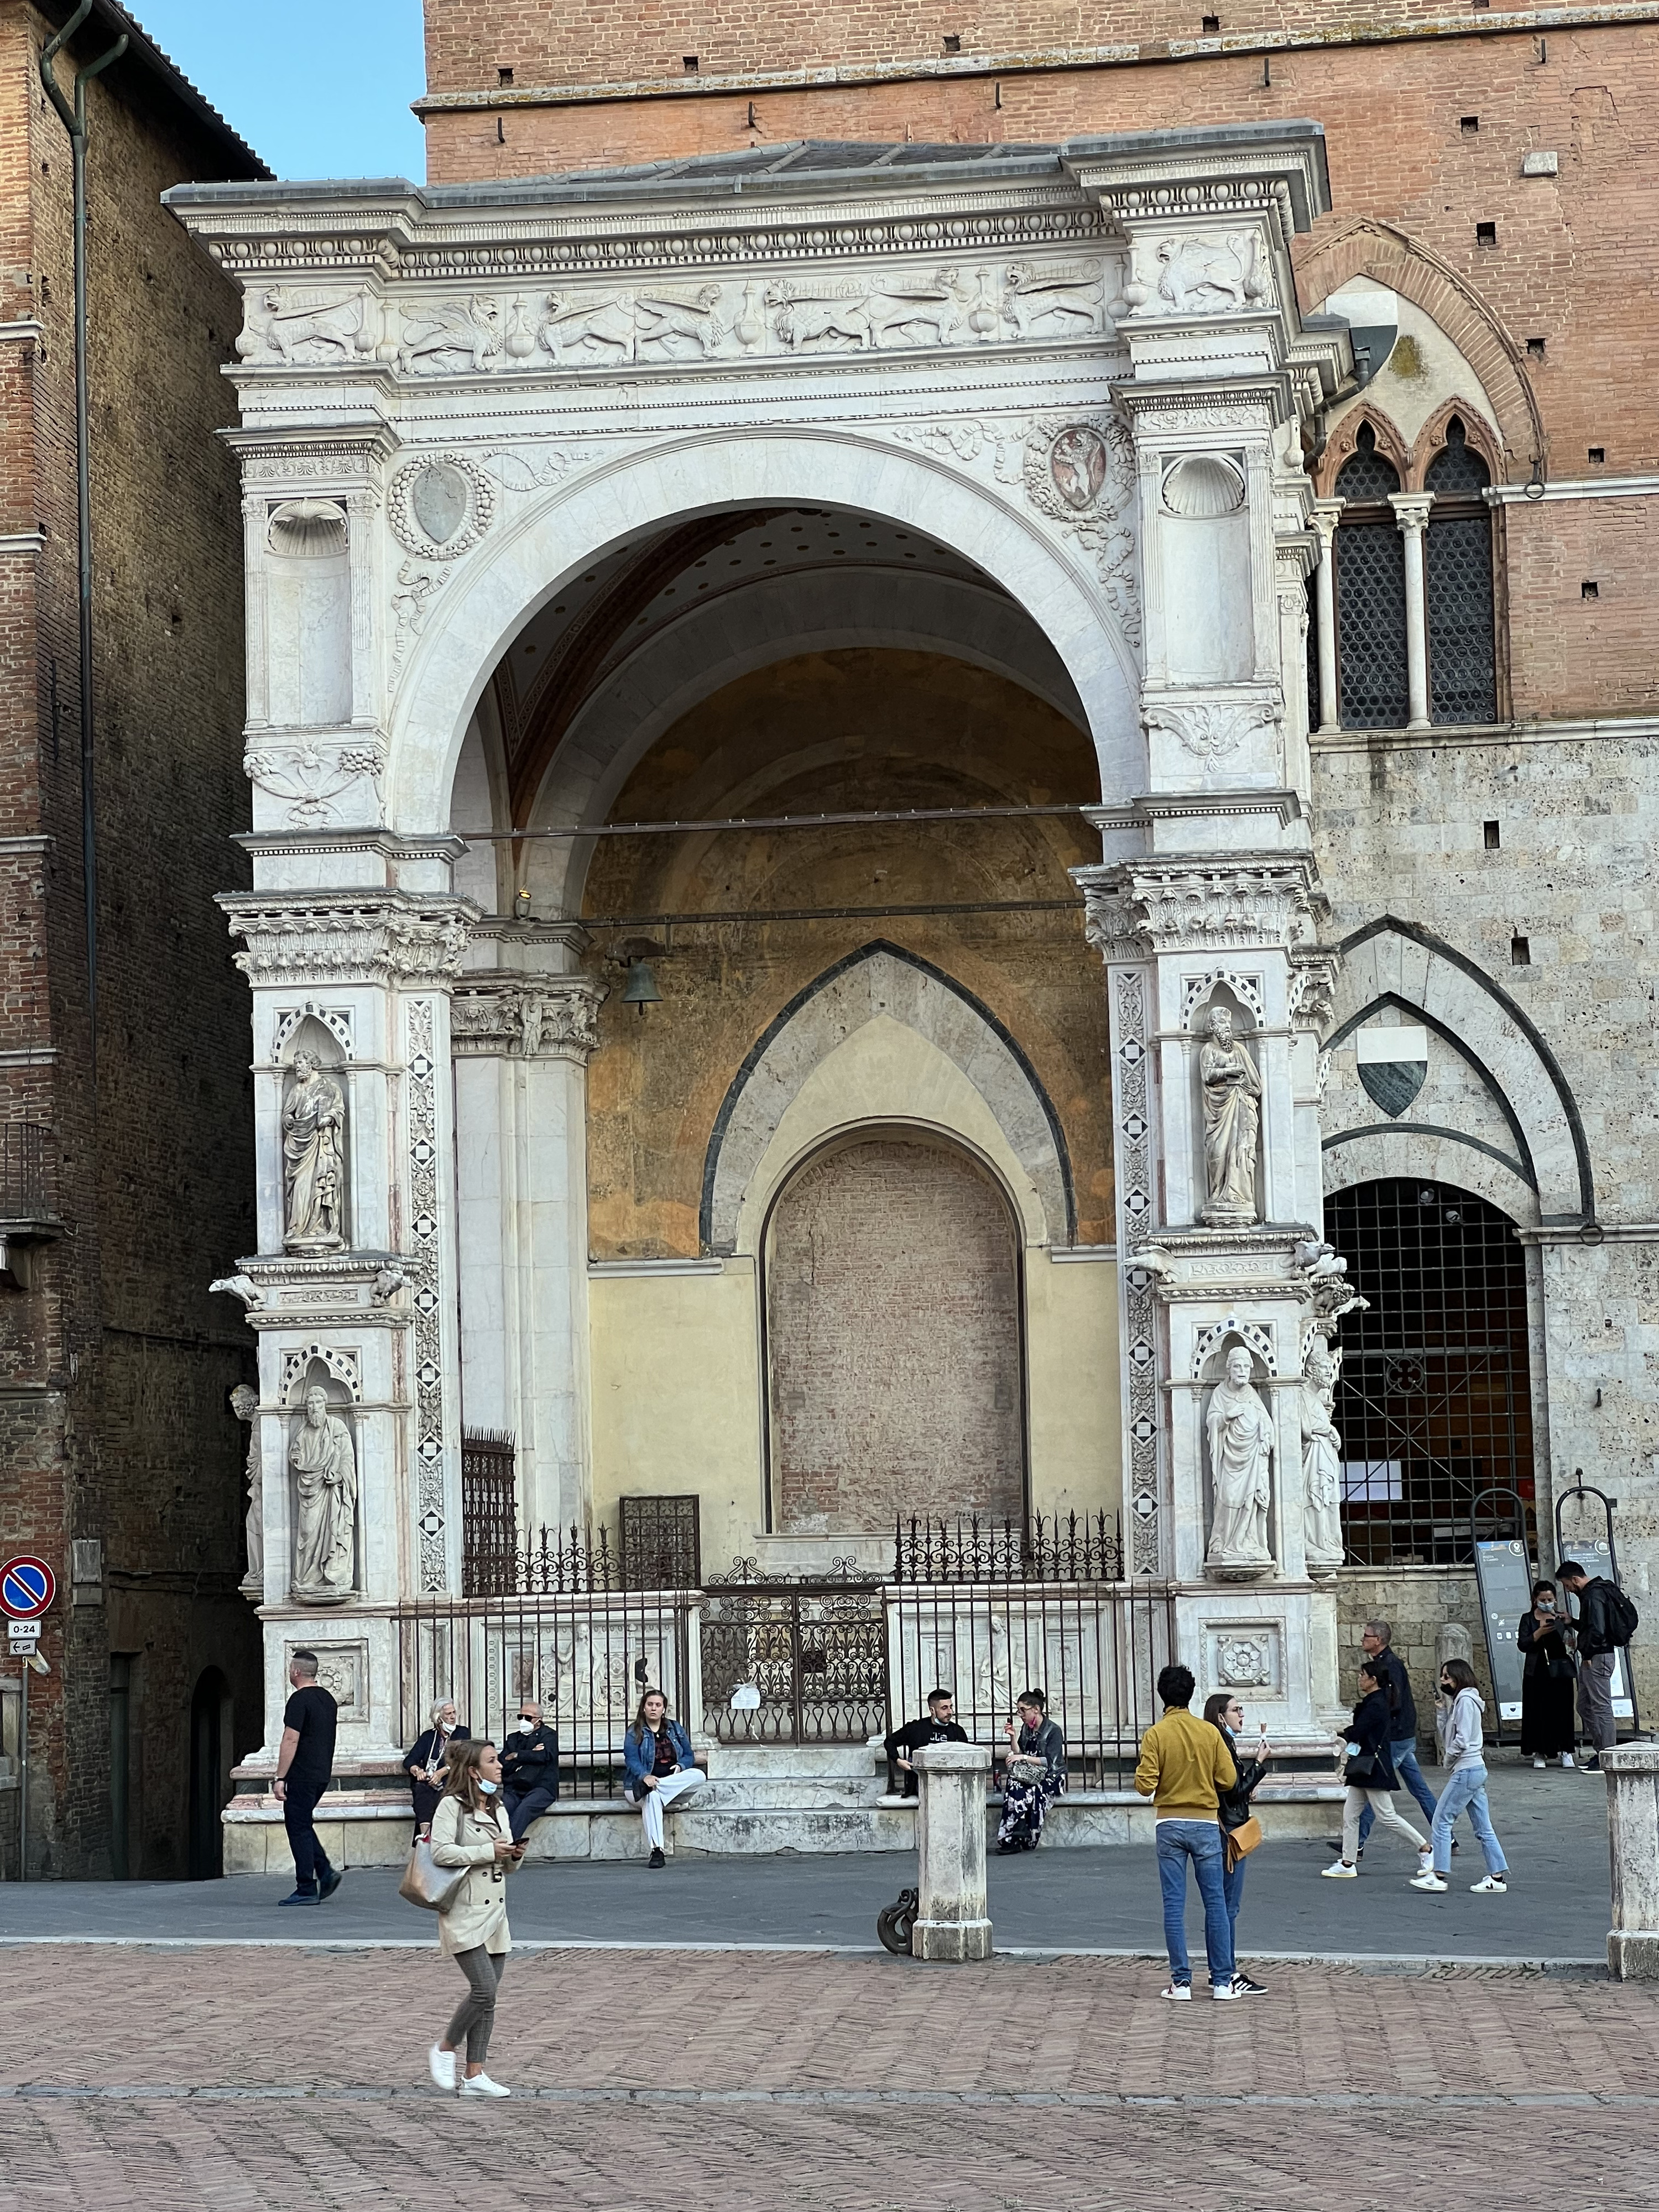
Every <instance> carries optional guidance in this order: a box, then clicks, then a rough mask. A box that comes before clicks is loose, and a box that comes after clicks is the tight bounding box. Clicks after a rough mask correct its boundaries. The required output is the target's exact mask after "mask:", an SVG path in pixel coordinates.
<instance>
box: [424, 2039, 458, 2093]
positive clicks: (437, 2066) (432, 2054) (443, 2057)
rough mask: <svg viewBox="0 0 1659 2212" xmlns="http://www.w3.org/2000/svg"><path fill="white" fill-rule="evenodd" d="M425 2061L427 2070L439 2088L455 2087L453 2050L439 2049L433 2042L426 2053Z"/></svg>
mask: <svg viewBox="0 0 1659 2212" xmlns="http://www.w3.org/2000/svg"><path fill="white" fill-rule="evenodd" d="M426 2063H427V2069H428V2072H429V2073H430V2074H431V2075H432V2078H433V2080H434V2081H435V2082H436V2083H437V2085H438V2087H440V2088H441V2089H453V2087H455V2054H454V2052H453V2051H440V2050H439V2048H438V2046H437V2045H436V2044H434V2045H433V2046H432V2048H431V2050H430V2051H428V2052H427V2054H426Z"/></svg>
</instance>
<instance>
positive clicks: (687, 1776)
mask: <svg viewBox="0 0 1659 2212" xmlns="http://www.w3.org/2000/svg"><path fill="white" fill-rule="evenodd" d="M707 1780H708V1776H707V1775H705V1774H704V1773H703V1771H702V1769H701V1768H700V1767H699V1766H698V1765H697V1764H696V1753H694V1752H693V1751H692V1748H691V1739H690V1736H689V1735H687V1734H686V1732H685V1730H684V1729H683V1728H682V1727H681V1726H680V1724H679V1723H678V1721H676V1720H671V1719H670V1718H669V1717H668V1700H667V1699H666V1698H665V1697H664V1695H663V1693H662V1692H661V1691H660V1690H647V1692H646V1693H645V1695H644V1696H643V1697H642V1698H641V1699H640V1709H639V1711H638V1712H636V1713H635V1716H634V1725H633V1727H632V1728H630V1729H629V1731H628V1733H627V1735H625V1736H623V1796H624V1797H626V1798H627V1799H628V1800H629V1803H630V1804H634V1805H637V1806H638V1807H639V1808H640V1812H641V1815H642V1816H643V1818H644V1821H645V1840H646V1842H647V1844H649V1845H650V1846H651V1857H650V1858H649V1859H648V1860H647V1865H649V1866H653V1867H660V1866H663V1865H665V1863H666V1862H665V1859H664V1857H663V1849H662V1845H663V1825H662V1816H663V1814H665V1812H666V1811H667V1810H668V1808H669V1807H670V1806H671V1804H672V1803H673V1802H674V1801H675V1799H676V1798H677V1797H683V1796H684V1795H685V1793H686V1791H687V1790H699V1789H701V1788H702V1784H704V1783H705V1782H706V1781H707Z"/></svg>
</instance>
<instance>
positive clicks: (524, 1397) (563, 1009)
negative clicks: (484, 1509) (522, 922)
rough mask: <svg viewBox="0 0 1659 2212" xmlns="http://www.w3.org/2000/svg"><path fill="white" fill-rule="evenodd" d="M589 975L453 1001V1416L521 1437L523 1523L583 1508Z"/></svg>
mask: <svg viewBox="0 0 1659 2212" xmlns="http://www.w3.org/2000/svg"><path fill="white" fill-rule="evenodd" d="M602 996H603V993H602V991H601V990H600V988H599V986H598V985H596V984H594V983H592V982H590V981H588V980H587V979H586V977H585V976H579V975H541V974H533V973H526V972H520V971H513V972H503V971H497V972H491V973H485V972H477V971H475V972H473V973H471V974H469V975H466V976H465V977H464V978H463V980H462V981H461V983H460V984H459V986H458V987H457V990H456V994H455V999H454V1002H453V1008H452V1013H453V1029H452V1035H453V1051H454V1056H455V1118H456V1128H457V1131H458V1146H457V1164H456V1176H457V1194H458V1202H459V1208H460V1223H461V1234H460V1249H461V1261H460V1288H461V1297H460V1327H461V1395H462V1407H463V1419H464V1422H465V1425H466V1426H467V1427H468V1428H478V1429H496V1430H504V1431H507V1433H508V1434H509V1435H511V1436H512V1437H513V1440H514V1443H515V1444H516V1446H517V1452H518V1478H519V1517H520V1534H521V1536H522V1535H526V1534H529V1535H533V1534H534V1532H535V1531H536V1530H537V1529H538V1528H542V1527H544V1526H545V1527H556V1526H561V1525H562V1526H565V1527H568V1526H569V1525H570V1523H571V1522H582V1521H585V1520H586V1517H587V1510H588V1504H589V1485H588V1416H587V1408H588V1395H587V1381H588V1356H587V1126H586V1124H587V1077H586V1066H587V1060H588V1057H589V1055H590V1054H591V1053H592V1050H593V1048H594V1046H595V1045H596V1043H597V1042H598V1041H599V1030H598V1027H597V1023H596V1015H597V1010H598V1006H599V1000H600V998H601V997H602Z"/></svg>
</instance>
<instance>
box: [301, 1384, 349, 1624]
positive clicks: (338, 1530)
mask: <svg viewBox="0 0 1659 2212" xmlns="http://www.w3.org/2000/svg"><path fill="white" fill-rule="evenodd" d="M288 1463H289V1468H290V1469H291V1470H292V1472H293V1475H294V1498H295V1512H294V1595H295V1597H296V1598H299V1599H300V1600H301V1601H303V1602H304V1603H305V1604H307V1605H340V1604H343V1602H344V1601H345V1600H346V1599H347V1598H349V1597H350V1596H351V1595H353V1588H354V1583H355V1570H356V1556H357V1455H356V1452H355V1451H354V1450H353V1449H352V1444H351V1431H350V1430H349V1428H347V1426H346V1425H345V1423H344V1422H343V1420H342V1419H340V1417H339V1415H338V1414H337V1413H331V1412H330V1410H329V1402H328V1393H327V1391H326V1390H325V1389H323V1388H322V1386H321V1385H320V1384H319V1383H313V1385H312V1387H311V1389H309V1390H307V1392H306V1407H305V1413H304V1414H303V1416H302V1417H301V1420H300V1423H299V1425H298V1426H297V1427H296V1428H295V1431H294V1440H293V1442H292V1443H290V1444H289V1448H288Z"/></svg>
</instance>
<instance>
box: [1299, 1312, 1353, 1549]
mask: <svg viewBox="0 0 1659 2212" xmlns="http://www.w3.org/2000/svg"><path fill="white" fill-rule="evenodd" d="M1301 1395H1302V1513H1303V1531H1304V1536H1303V1541H1304V1545H1305V1547H1306V1549H1307V1555H1308V1565H1310V1567H1340V1565H1341V1564H1342V1556H1343V1547H1342V1439H1341V1437H1340V1436H1339V1435H1338V1434H1337V1432H1336V1430H1335V1428H1334V1426H1333V1425H1332V1422H1331V1409H1332V1407H1334V1404H1335V1402H1336V1366H1335V1363H1334V1361H1333V1360H1332V1358H1331V1353H1330V1347H1329V1346H1328V1344H1327V1343H1326V1342H1325V1340H1324V1338H1323V1337H1316V1338H1315V1339H1314V1341H1313V1348H1312V1350H1311V1351H1310V1352H1309V1354H1308V1359H1307V1364H1306V1366H1305V1367H1304V1369H1303V1370H1302V1394H1301Z"/></svg>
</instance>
